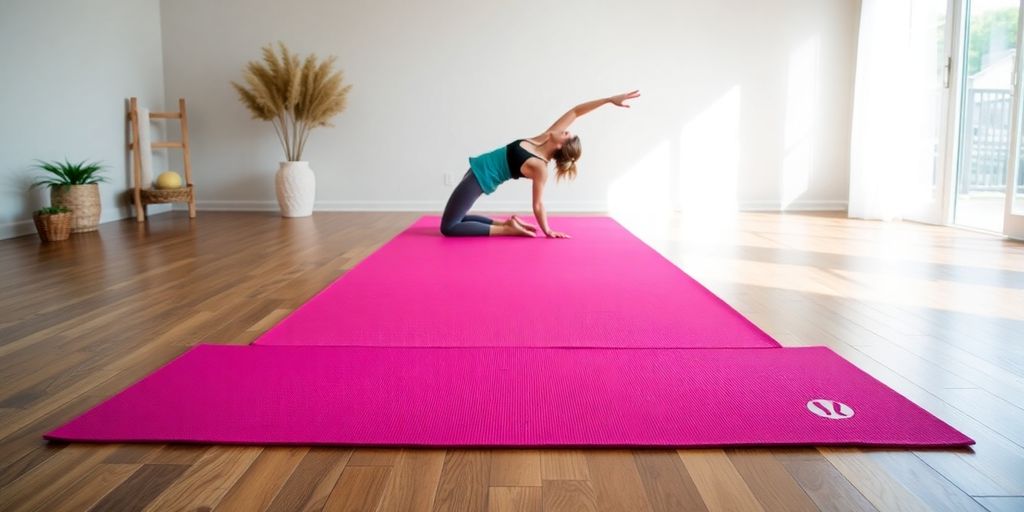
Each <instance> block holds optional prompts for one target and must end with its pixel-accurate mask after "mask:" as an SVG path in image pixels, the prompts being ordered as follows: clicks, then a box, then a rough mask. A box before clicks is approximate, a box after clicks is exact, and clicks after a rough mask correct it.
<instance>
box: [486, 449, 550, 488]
mask: <svg viewBox="0 0 1024 512" xmlns="http://www.w3.org/2000/svg"><path fill="white" fill-rule="evenodd" d="M540 472H541V469H540V452H539V451H538V450H521V449H511V450H509V449H503V450H493V451H492V452H491V479H490V485H491V487H526V486H529V487H540V485H541V477H540Z"/></svg>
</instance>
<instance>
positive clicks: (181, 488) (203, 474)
mask: <svg viewBox="0 0 1024 512" xmlns="http://www.w3.org/2000/svg"><path fill="white" fill-rule="evenodd" d="M259 453H260V448H256V447H251V446H214V447H213V448H210V449H209V450H208V451H207V452H206V454H205V455H203V457H202V458H201V459H199V460H197V461H196V463H195V464H194V465H192V466H191V467H189V469H188V471H186V472H185V474H184V475H182V476H181V478H179V479H177V480H176V481H175V482H174V483H173V484H171V485H170V486H169V487H167V489H164V492H162V493H160V495H158V496H157V497H156V498H155V499H154V500H153V501H152V502H151V503H150V504H149V506H147V507H146V509H145V510H184V509H188V510H194V509H199V508H206V509H212V508H213V507H215V506H216V505H217V503H219V502H220V500H221V499H222V498H223V497H224V495H225V494H226V493H227V492H228V489H230V488H231V486H232V485H234V483H235V482H236V481H237V480H238V479H239V478H240V477H241V476H242V475H243V474H244V473H245V471H246V470H247V469H248V468H249V466H250V465H251V464H252V462H253V461H254V460H256V457H257V456H259Z"/></svg>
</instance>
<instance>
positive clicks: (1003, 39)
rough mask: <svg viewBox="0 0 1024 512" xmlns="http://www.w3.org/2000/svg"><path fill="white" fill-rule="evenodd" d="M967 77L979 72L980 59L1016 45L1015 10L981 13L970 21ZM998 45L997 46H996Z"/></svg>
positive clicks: (980, 66)
mask: <svg viewBox="0 0 1024 512" xmlns="http://www.w3.org/2000/svg"><path fill="white" fill-rule="evenodd" d="M970 29H971V32H970V42H971V44H970V45H969V46H968V48H967V75H968V76H970V75H973V74H975V73H977V72H978V71H981V68H982V64H984V62H982V58H983V57H984V56H985V55H986V54H989V53H997V52H1000V51H1003V50H1007V49H1012V48H1013V47H1015V46H1016V45H1017V9H1012V8H1011V9H1003V10H999V11H988V12H985V13H981V14H979V15H978V16H976V17H973V19H972V20H971V27H970ZM997 45H998V46H997Z"/></svg>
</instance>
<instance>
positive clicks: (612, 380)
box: [46, 345, 973, 446]
mask: <svg viewBox="0 0 1024 512" xmlns="http://www.w3.org/2000/svg"><path fill="white" fill-rule="evenodd" d="M836 402H838V404H837V403H836ZM46 437H47V438H48V439H57V440H66V441H187V442H209V443H258V444H339V445H388V446H392V445H414V446H552V445H558V446H564V445H571V446H597V445H600V446H724V445H729V446H742V445H794V444H814V445H873V446H954V445H965V444H970V443H972V442H973V441H971V439H970V438H968V437H966V436H964V435H963V434H961V433H959V432H957V431H956V430H954V429H953V428H951V427H949V426H948V425H946V424H945V423H943V422H942V421H940V420H938V419H936V418H935V417H934V416H932V415H931V414H928V413H927V412H925V411H924V410H922V409H921V408H920V407H918V406H916V405H914V404H913V403H912V402H910V401H909V400H907V399H905V398H903V397H902V396H900V395H899V394H897V393H895V392H893V391H892V390H890V389H889V388H887V387H885V386H884V385H883V384H881V383H879V382H878V381H876V380H875V379H873V378H871V377H870V376H869V375H867V374H865V373H864V372H862V371H860V370H858V369H857V368H856V367H854V366H853V365H851V364H850V363H848V362H846V361H845V360H843V359H842V358H840V357H838V356H837V355H835V354H834V353H833V352H832V351H830V350H828V349H827V348H823V347H811V348H788V349H781V348H780V349H771V350H763V349H685V350H680V349H556V348H507V347H506V348H408V347H404V348H382V347H297V346H292V347H270V346H262V347H259V346H223V345H201V346H198V347H195V348H194V349H192V350H191V351H189V352H187V353H186V354H185V355H183V356H182V357H180V358H179V359H177V360H175V361H173V362H172V363H170V364H169V365H167V366H166V367H164V368H163V369H161V370H159V371H157V372H156V373H154V374H152V375H150V376H149V377H147V378H145V379H144V380H142V381H141V382H139V383H138V384H136V385H134V386H132V387H130V388H128V389H127V390H125V391H123V392H122V393H120V394H119V395H117V396H115V397H114V398H112V399H110V400H109V401H107V402H105V403H103V404H101V405H99V406H98V407H96V408H94V409H92V410H91V411H89V412H87V413H85V414H84V415H82V416H80V417H79V418H77V419H75V420H74V421H72V422H70V423H69V424H67V425H65V426H63V427H60V428H58V429H57V430H54V431H53V432H50V433H49V434H47V435H46Z"/></svg>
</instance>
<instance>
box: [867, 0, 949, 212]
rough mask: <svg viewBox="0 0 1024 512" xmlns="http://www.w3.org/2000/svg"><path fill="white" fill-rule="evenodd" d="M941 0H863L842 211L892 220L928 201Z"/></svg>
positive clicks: (934, 138) (941, 59) (938, 84)
mask: <svg viewBox="0 0 1024 512" xmlns="http://www.w3.org/2000/svg"><path fill="white" fill-rule="evenodd" d="M945 5H946V3H945V1H944V0H941V1H936V0H863V2H862V4H861V18H860V34H859V37H858V45H857V70H856V78H855V81H854V99H853V127H852V134H851V140H850V198H849V216H850V217H857V218H863V219H878V220H887V221H888V220H898V219H902V218H905V217H907V216H908V215H910V214H913V213H919V212H921V211H922V205H923V204H924V203H926V202H929V201H932V200H934V196H935V193H934V180H935V175H934V173H935V163H936V148H937V147H938V146H937V145H936V142H937V141H938V138H937V128H938V121H939V115H938V114H939V112H940V111H941V105H940V103H939V101H936V100H937V98H939V97H941V91H942V83H941V81H940V71H941V69H942V66H941V65H940V63H941V64H944V63H945V52H944V51H943V49H944V48H945V44H944V41H945V30H944V28H945V27H944V20H945Z"/></svg>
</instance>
